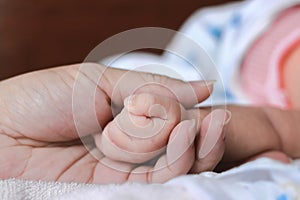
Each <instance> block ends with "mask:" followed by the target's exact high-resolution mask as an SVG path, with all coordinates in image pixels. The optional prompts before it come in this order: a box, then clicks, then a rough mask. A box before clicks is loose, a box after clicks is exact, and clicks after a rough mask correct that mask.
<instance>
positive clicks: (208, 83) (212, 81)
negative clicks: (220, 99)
mask: <svg viewBox="0 0 300 200" xmlns="http://www.w3.org/2000/svg"><path fill="white" fill-rule="evenodd" d="M216 82H217V80H207V81H205V82H204V83H205V84H206V85H207V86H210V85H213V84H215V83H216Z"/></svg>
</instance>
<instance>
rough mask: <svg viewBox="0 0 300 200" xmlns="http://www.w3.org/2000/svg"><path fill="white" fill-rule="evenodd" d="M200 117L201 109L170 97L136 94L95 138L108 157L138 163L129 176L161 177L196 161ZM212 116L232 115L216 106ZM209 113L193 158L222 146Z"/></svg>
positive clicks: (136, 178) (148, 179) (161, 179)
mask: <svg viewBox="0 0 300 200" xmlns="http://www.w3.org/2000/svg"><path fill="white" fill-rule="evenodd" d="M203 112H204V111H203ZM201 117H202V116H200V112H199V110H186V109H185V108H184V107H183V106H182V105H181V104H180V103H178V102H177V101H176V100H174V99H171V98H168V97H163V96H159V95H155V94H150V93H140V94H135V95H132V96H129V97H127V98H126V99H125V100H124V108H123V110H122V111H121V112H120V113H119V114H118V115H117V116H116V117H115V118H114V120H113V121H111V122H110V123H109V124H108V125H107V126H106V127H105V129H104V131H103V133H102V135H97V136H96V139H95V141H96V144H97V146H98V148H99V149H100V150H101V151H102V152H103V153H104V154H105V155H106V156H107V157H109V158H110V159H113V160H117V161H123V162H127V163H133V164H137V165H136V168H135V169H133V170H132V171H128V173H130V175H129V178H128V180H131V181H133V180H134V181H142V182H164V181H166V180H168V179H169V178H170V177H172V176H174V175H181V174H186V173H187V172H189V171H190V170H191V168H192V166H193V164H194V162H195V149H196V148H195V145H194V144H195V138H196V136H197V134H198V133H199V131H200V124H199V120H197V119H200V118H201ZM214 117H218V118H220V119H221V120H222V119H225V118H227V119H228V118H229V117H230V116H229V114H226V112H225V111H224V110H221V109H219V110H216V111H214ZM211 118H212V115H209V116H208V117H207V118H206V119H205V120H203V122H202V131H201V132H202V133H203V134H202V135H201V137H197V138H198V139H196V141H197V143H198V145H197V151H196V152H198V155H197V157H205V156H206V155H207V154H209V153H210V151H211V150H212V148H213V147H214V146H215V145H216V144H218V145H220V146H222V142H221V141H223V136H222V127H223V124H222V123H219V124H217V126H210V120H211ZM221 120H219V121H221ZM223 121H224V120H223ZM225 123H226V122H225ZM209 126H210V128H208V127H209ZM205 135H207V137H205V139H204V136H205ZM153 162H154V166H153V164H152V163H153ZM151 166H153V167H151ZM174 173H175V174H174Z"/></svg>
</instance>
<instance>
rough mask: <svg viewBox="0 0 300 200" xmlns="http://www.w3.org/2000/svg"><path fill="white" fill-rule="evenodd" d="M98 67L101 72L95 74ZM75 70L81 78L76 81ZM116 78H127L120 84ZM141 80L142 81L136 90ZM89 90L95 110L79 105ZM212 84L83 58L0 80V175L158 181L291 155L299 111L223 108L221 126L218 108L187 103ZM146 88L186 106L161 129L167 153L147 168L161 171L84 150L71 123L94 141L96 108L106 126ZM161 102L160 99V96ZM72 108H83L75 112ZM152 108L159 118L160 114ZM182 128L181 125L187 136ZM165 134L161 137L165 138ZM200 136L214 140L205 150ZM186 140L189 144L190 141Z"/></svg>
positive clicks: (294, 150) (203, 94)
mask: <svg viewBox="0 0 300 200" xmlns="http://www.w3.org/2000/svg"><path fill="white" fill-rule="evenodd" d="M99 71H100V72H101V73H104V75H103V74H102V75H103V76H102V78H101V79H100V80H98V79H99V76H98V74H97V72H99ZM125 74H126V76H125ZM96 75H97V76H96ZM78 76H81V79H80V81H79V82H76V84H77V85H76V84H75V80H76V78H78ZM120 80H123V81H125V83H128V84H126V87H124V85H125V84H124V83H122V81H120ZM129 80H130V81H129ZM145 83H147V84H145ZM140 85H143V87H139V88H138V89H136V86H140ZM76 86H82V87H83V88H85V89H84V90H80V92H81V93H80V94H81V97H82V98H80V99H79V100H76V99H74V98H73V99H72V94H73V93H74V91H73V89H74V88H75V87H76ZM79 88H80V87H79ZM89 88H92V90H93V92H94V95H95V96H94V97H95V99H94V104H95V108H96V110H95V112H93V113H90V111H89V109H85V108H86V107H87V105H88V103H89V101H88V100H89V98H87V97H89V92H90V91H89ZM94 88H96V90H94ZM211 90H212V87H211V86H209V87H207V86H206V85H205V84H203V83H201V82H193V83H189V84H188V83H184V82H181V81H177V80H172V79H169V78H167V77H163V76H157V75H152V74H144V73H137V72H130V73H128V72H127V71H123V70H116V69H105V67H103V66H101V65H97V64H86V65H85V68H84V69H83V70H80V69H79V65H72V66H65V67H60V68H53V69H49V70H44V71H39V72H33V73H30V74H25V75H22V76H19V77H15V78H13V79H9V80H6V81H3V82H1V83H0V108H1V113H0V137H1V138H0V178H2V179H4V178H11V177H16V178H23V179H31V180H56V181H65V182H71V181H75V182H85V183H117V182H124V181H127V180H135V181H136V180H138V181H143V182H164V181H166V180H168V179H170V178H172V177H174V176H177V175H180V174H184V173H187V172H188V171H189V172H201V171H206V170H212V169H214V168H215V166H216V165H217V164H218V163H219V161H220V160H221V159H222V161H221V163H220V164H221V165H219V166H218V167H220V168H222V167H223V169H224V168H227V167H228V166H236V165H238V164H241V163H243V162H246V161H247V160H249V159H253V157H255V158H257V157H260V156H268V157H274V155H275V158H276V159H277V158H278V160H283V159H282V157H283V158H284V159H286V158H287V156H286V155H285V154H287V155H288V156H290V157H292V158H296V157H299V156H300V149H299V145H298V144H297V143H298V142H297V141H299V139H300V134H299V131H297V130H300V127H298V126H300V125H299V120H300V113H299V111H297V110H289V111H283V110H279V109H275V108H267V107H266V108H253V107H240V106H228V107H227V109H228V110H230V111H231V113H232V114H231V116H232V118H231V120H230V122H229V123H228V124H227V125H226V127H225V128H224V129H223V123H224V121H226V120H227V119H228V118H229V116H228V115H227V113H226V112H225V111H224V110H223V111H220V110H218V109H217V110H215V111H213V112H212V108H206V109H192V107H193V105H195V104H196V103H198V102H201V101H202V100H204V99H205V98H207V97H208V95H209V92H210V91H211ZM145 93H147V94H151V95H153V96H155V95H158V96H162V97H163V98H159V100H163V99H164V98H169V99H173V100H174V102H175V103H174V102H173V103H171V104H172V105H173V104H176V105H177V106H179V105H178V103H176V102H180V104H181V105H180V106H179V107H182V108H184V110H187V111H188V115H183V116H188V117H187V119H186V118H185V117H183V118H182V119H180V120H179V121H178V122H179V123H178V124H176V123H177V120H178V118H171V119H172V120H171V122H173V121H174V119H175V121H174V122H175V123H174V124H172V123H171V126H170V127H171V128H169V129H168V130H172V131H171V133H170V137H169V138H168V142H167V144H168V145H167V147H166V153H165V154H163V155H161V156H160V158H159V159H158V162H156V163H154V164H153V165H152V166H150V169H151V170H152V169H157V168H156V167H157V166H158V167H159V166H166V165H167V166H168V167H167V169H168V170H166V171H164V169H166V168H162V170H161V168H159V169H158V170H155V171H154V172H153V173H152V172H151V173H147V172H148V171H149V167H148V166H146V167H139V168H135V165H133V164H132V163H131V162H130V163H129V162H119V161H115V160H112V159H110V158H109V157H106V156H104V155H103V153H102V152H101V151H100V150H99V149H98V148H95V147H96V146H95V145H94V144H93V142H91V143H88V144H89V145H90V149H91V151H90V152H88V151H87V149H86V147H85V146H83V145H82V143H81V141H80V140H79V135H78V128H77V127H76V126H75V125H76V124H75V122H76V123H77V126H79V127H83V128H82V129H80V130H81V134H80V136H81V137H84V138H85V140H86V141H90V140H91V141H93V138H96V143H97V144H98V143H100V144H101V139H99V140H97V135H98V136H99V135H100V134H101V129H99V125H98V124H95V122H94V121H93V120H92V118H91V116H92V114H95V113H96V116H97V122H99V124H100V126H101V127H103V128H109V127H106V125H107V124H108V123H110V122H111V123H114V121H112V120H113V116H114V112H115V110H117V111H119V112H120V111H122V109H123V105H124V104H123V102H124V101H125V99H126V97H129V96H132V95H137V94H145ZM192 96H194V97H195V98H191V97H192ZM73 97H74V96H73ZM74 102H75V105H76V106H77V107H76V106H74ZM72 103H73V107H72ZM152 103H153V102H152ZM125 104H126V103H125ZM161 104H162V105H164V103H163V102H162V103H161ZM175 107H176V106H175ZM76 108H82V109H79V110H80V112H79V113H77V115H74V112H77V111H76ZM125 109H128V107H127V108H125ZM123 110H124V109H123ZM167 110H168V109H167ZM180 110H181V111H182V109H180ZM127 111H128V110H127ZM131 111H132V110H131ZM119 112H117V114H118V113H119ZM199 112H200V114H199ZM142 113H143V112H142ZM121 114H122V113H121ZM152 114H153V115H154V116H157V115H159V116H160V114H161V113H160V112H158V113H157V112H153V113H152ZM75 116H76V117H77V118H76V120H75V121H74V118H75ZM78 116H79V117H78ZM161 116H164V115H161ZM167 116H168V115H167ZM169 116H170V115H169ZM148 117H149V116H148ZM172 117H174V116H172ZM78 119H80V120H78ZM163 119H164V120H169V119H170V117H169V118H168V117H167V118H165V116H164V117H163ZM191 119H194V120H196V125H195V129H194V130H193V128H192V129H191V127H193V126H192V125H193V123H192V122H191ZM137 121H139V122H141V121H140V120H137ZM175 124H176V125H175ZM173 127H174V128H173ZM209 127H212V128H209ZM76 128H77V129H76ZM183 130H187V131H188V134H186V131H183ZM104 131H105V130H104ZM108 135H109V134H108ZM162 135H164V134H162ZM211 135H214V137H211ZM166 138H167V137H163V139H164V140H166ZM174 138H175V139H174ZM176 138H178V139H177V140H176ZM206 138H209V139H206ZM224 138H226V139H225V140H224ZM213 139H215V140H216V141H213ZM207 140H208V141H213V142H212V144H214V143H215V145H214V146H213V147H211V148H208V147H207V145H206V144H205V141H207ZM171 141H174V142H171ZM191 141H194V145H190V144H191ZM164 142H166V141H164ZM159 145H161V144H159ZM203 146H204V147H207V148H204V149H206V150H203V148H202V147H203ZM208 146H209V145H208ZM154 147H156V145H154ZM177 147H180V148H179V149H180V150H181V149H187V150H186V151H184V154H183V156H181V157H180V159H178V155H181V154H182V151H179V152H178V151H176V148H177ZM100 149H101V148H100ZM154 149H155V148H154ZM207 149H208V150H207ZM143 150H145V149H143ZM146 150H147V149H146ZM151 150H152V149H151ZM224 150H225V152H224ZM174 152H175V153H174ZM203 152H204V153H203ZM223 154H224V156H223ZM278 155H280V156H278ZM95 156H96V157H97V158H98V159H96V158H95ZM98 160H101V162H99V161H98ZM170 161H171V162H170ZM172 161H175V162H172ZM186 163H187V164H186ZM172 164H173V165H172ZM129 172H134V173H131V174H130V173H129ZM140 172H142V173H140ZM145 172H146V173H145Z"/></svg>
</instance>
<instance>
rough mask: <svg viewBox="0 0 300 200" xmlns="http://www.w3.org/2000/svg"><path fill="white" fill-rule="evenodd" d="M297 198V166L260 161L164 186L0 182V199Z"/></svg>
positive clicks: (299, 175)
mask: <svg viewBox="0 0 300 200" xmlns="http://www.w3.org/2000/svg"><path fill="white" fill-rule="evenodd" d="M241 197H243V199H245V200H248V199H249V200H250V199H251V200H252V199H253V200H254V199H255V200H256V199H261V200H269V199H270V200H271V199H272V200H273V199H274V200H289V199H300V164H299V161H294V162H293V163H292V164H289V165H286V164H282V163H279V162H276V161H273V160H270V159H265V158H264V159H259V160H256V161H253V162H250V163H247V164H245V165H242V166H240V167H237V168H234V169H231V170H228V171H226V172H223V173H220V174H216V173H212V172H206V173H201V174H199V175H186V176H181V177H177V178H174V179H172V180H170V181H168V182H167V183H165V184H148V185H145V184H139V183H125V184H120V185H116V184H111V185H91V184H77V183H59V182H42V181H24V180H16V179H9V180H2V181H0V199H1V200H11V199H12V200H29V199H30V200H40V199H45V200H50V199H56V200H71V199H78V200H81V199H82V200H83V199H89V200H90V199H91V200H93V199H95V200H96V199H97V200H98V199H99V200H117V199H118V200H119V199H125V200H127V199H128V200H129V199H130V200H132V199H134V200H135V199H142V200H150V199H166V200H168V199H195V200H197V199H199V200H200V199H201V200H212V199H222V200H227V199H241Z"/></svg>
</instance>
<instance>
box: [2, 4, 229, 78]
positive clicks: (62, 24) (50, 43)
mask: <svg viewBox="0 0 300 200" xmlns="http://www.w3.org/2000/svg"><path fill="white" fill-rule="evenodd" d="M231 1H232V0H231ZM226 2H230V1H229V0H184V1H183V0H143V1H141V0H109V1H108V0H106V1H105V0H42V1H41V0H0V80H3V79H5V78H8V77H11V76H14V75H18V74H21V73H24V72H28V71H32V70H36V69H42V68H47V67H51V66H57V65H64V64H71V63H77V62H81V61H83V60H84V58H85V57H86V56H87V54H88V53H89V52H90V51H91V50H92V49H93V48H94V47H95V46H96V45H98V44H99V43H101V42H102V41H103V40H105V39H107V38H108V37H110V36H112V35H114V34H117V33H119V32H121V31H125V30H128V29H132V28H137V27H144V26H158V27H165V28H171V29H175V30H177V29H178V28H179V27H180V25H181V24H182V23H183V22H184V21H185V20H186V19H187V18H188V17H189V16H190V15H191V14H192V13H193V12H194V11H195V10H197V9H199V8H201V7H204V6H211V5H217V4H222V3H226Z"/></svg>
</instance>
